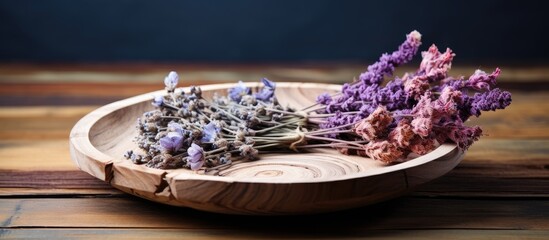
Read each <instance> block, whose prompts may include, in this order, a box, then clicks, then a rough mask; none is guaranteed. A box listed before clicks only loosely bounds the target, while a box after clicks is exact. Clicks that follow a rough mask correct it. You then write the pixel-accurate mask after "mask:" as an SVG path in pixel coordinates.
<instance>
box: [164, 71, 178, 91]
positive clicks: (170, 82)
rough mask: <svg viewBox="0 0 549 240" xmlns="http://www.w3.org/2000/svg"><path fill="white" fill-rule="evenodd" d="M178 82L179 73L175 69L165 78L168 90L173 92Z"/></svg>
mask: <svg viewBox="0 0 549 240" xmlns="http://www.w3.org/2000/svg"><path fill="white" fill-rule="evenodd" d="M178 82H179V75H177V73H176V72H174V71H171V72H170V73H169V74H168V76H166V77H165V78H164V85H166V90H168V92H173V91H174V90H175V87H176V86H177V83H178Z"/></svg>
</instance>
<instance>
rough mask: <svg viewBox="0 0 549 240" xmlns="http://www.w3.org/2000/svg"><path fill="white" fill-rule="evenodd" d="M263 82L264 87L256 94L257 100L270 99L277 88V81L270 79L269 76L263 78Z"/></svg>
mask: <svg viewBox="0 0 549 240" xmlns="http://www.w3.org/2000/svg"><path fill="white" fill-rule="evenodd" d="M261 82H262V83H263V88H262V89H261V91H260V92H258V93H255V94H254V96H255V98H256V99H257V100H261V101H269V100H270V99H271V98H272V97H273V96H274V92H275V89H276V83H275V82H273V81H270V80H269V79H267V78H262V79H261Z"/></svg>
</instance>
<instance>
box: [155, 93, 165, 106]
mask: <svg viewBox="0 0 549 240" xmlns="http://www.w3.org/2000/svg"><path fill="white" fill-rule="evenodd" d="M162 103H164V97H163V96H160V95H156V96H154V99H153V102H152V105H153V106H155V107H160V106H162Z"/></svg>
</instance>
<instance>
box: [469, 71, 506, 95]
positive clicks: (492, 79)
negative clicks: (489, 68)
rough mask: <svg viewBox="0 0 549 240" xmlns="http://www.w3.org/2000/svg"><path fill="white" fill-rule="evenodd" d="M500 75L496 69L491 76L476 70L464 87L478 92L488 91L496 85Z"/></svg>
mask: <svg viewBox="0 0 549 240" xmlns="http://www.w3.org/2000/svg"><path fill="white" fill-rule="evenodd" d="M500 73H501V70H500V69H499V68H496V70H494V72H492V73H491V74H487V73H486V72H484V71H482V70H480V69H477V70H476V71H475V73H474V74H473V75H471V77H469V80H467V81H466V82H465V86H466V87H469V88H472V89H475V90H478V91H483V90H490V89H491V88H492V87H494V86H495V85H496V79H497V77H498V76H499V74H500Z"/></svg>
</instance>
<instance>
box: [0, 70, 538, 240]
mask: <svg viewBox="0 0 549 240" xmlns="http://www.w3.org/2000/svg"><path fill="white" fill-rule="evenodd" d="M365 66H366V64H359V65H357V64H339V63H337V64H332V63H330V64H325V65H320V66H319V65H308V64H263V65H262V64H242V65H238V64H236V65H235V64H231V65H224V64H219V65H211V64H202V65H201V64H149V63H146V64H145V63H144V64H109V65H107V64H94V65H91V64H84V65H77V64H48V65H36V64H19V63H18V64H4V63H2V64H0V105H1V107H0V185H1V186H0V239H97V238H107V239H112V238H114V239H172V238H174V239H175V238H177V239H180V238H191V239H257V238H263V239H281V238H284V239H366V238H368V239H372V238H373V239H395V238H396V239H400V238H402V239H546V238H547V235H548V234H549V233H548V231H549V226H547V222H548V221H547V219H549V216H548V215H547V213H548V212H549V209H548V207H547V202H548V201H547V200H548V198H549V196H548V193H549V178H548V176H549V168H548V167H547V166H549V152H548V151H547V149H548V147H547V146H549V115H548V114H547V112H549V104H547V102H549V101H548V100H549V74H548V73H547V70H548V69H549V68H547V66H544V65H539V66H535V67H530V66H520V65H509V66H500V67H501V68H502V75H501V77H500V79H499V80H500V81H499V83H498V85H499V86H500V87H501V88H503V89H505V90H508V91H511V93H512V94H513V104H512V105H511V106H510V107H509V108H508V109H506V110H505V111H498V112H490V113H486V114H484V113H483V115H482V116H481V118H479V119H472V120H471V121H470V122H469V123H467V124H469V125H473V124H479V125H481V126H482V127H483V129H484V130H485V131H484V132H485V133H486V134H488V135H487V136H483V137H482V138H481V140H480V141H479V142H477V143H475V144H474V145H473V146H472V147H471V148H470V149H469V150H468V151H467V154H466V155H465V157H464V159H463V160H462V161H461V163H460V164H459V165H458V166H457V167H456V168H454V169H453V170H452V171H450V172H449V173H448V174H446V175H444V176H443V177H440V178H438V179H436V180H435V181H432V182H429V183H427V184H424V185H423V186H421V187H420V188H418V189H416V190H415V191H413V192H411V193H409V194H407V195H406V196H404V197H401V198H397V199H394V200H390V201H385V202H382V203H378V204H375V205H372V206H368V207H362V208H355V209H352V210H347V211H341V212H336V213H328V214H320V215H312V216H290V217H284V216H280V217H268V218H262V217H248V216H234V215H219V214H209V213H205V212H201V211H194V210H192V209H187V208H178V207H171V206H166V205H162V204H156V203H154V202H151V201H148V200H143V199H141V198H138V197H133V196H132V195H130V194H126V193H123V192H121V191H119V190H117V189H115V188H112V187H111V185H108V184H107V183H105V182H104V181H101V180H99V179H97V178H95V177H93V176H91V175H89V174H87V173H84V172H82V171H80V170H79V169H78V168H77V167H76V165H75V164H74V163H73V162H71V159H70V155H69V150H68V149H69V141H68V136H69V133H70V130H71V128H72V127H73V126H74V124H76V122H77V121H78V120H79V119H81V118H82V117H83V116H84V115H86V114H87V113H89V112H91V111H93V110H95V109H97V108H98V107H99V106H101V105H105V104H108V103H111V102H113V101H117V100H121V99H124V98H127V97H130V96H135V95H139V94H144V93H148V92H150V91H153V90H156V89H159V88H161V87H162V86H161V85H162V84H161V81H160V80H161V79H162V78H163V76H164V75H165V73H166V72H167V71H170V70H172V69H175V70H180V69H184V71H181V72H182V73H183V72H185V73H184V74H182V76H183V75H185V77H184V78H183V77H182V81H181V84H183V85H190V84H208V83H220V82H231V83H233V82H235V81H236V80H243V81H257V80H258V79H259V77H270V78H272V80H275V81H290V82H292V81H293V82H300V81H310V82H327V83H342V82H346V81H348V80H349V79H351V78H352V77H353V76H356V75H357V73H359V72H361V71H363V70H364V69H365ZM476 67H478V66H472V67H467V66H463V65H455V66H453V69H452V73H453V75H468V74H470V73H472V72H473V71H474V69H475V68H476ZM481 67H482V69H484V70H487V71H489V70H490V69H491V68H493V67H495V66H481ZM408 70H411V69H408ZM187 73H188V74H187ZM159 79H160V80H159ZM126 190H127V191H130V189H126ZM164 190H166V188H164ZM165 193H166V192H165V191H161V192H159V193H158V194H165ZM272 220H274V223H272V222H273V221H272Z"/></svg>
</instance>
